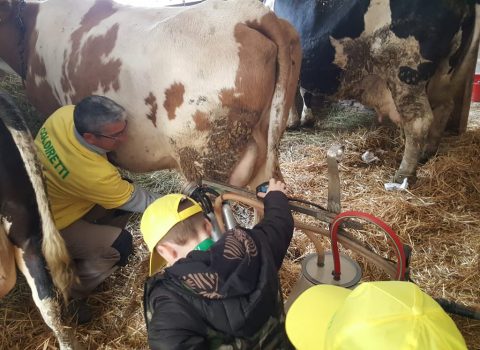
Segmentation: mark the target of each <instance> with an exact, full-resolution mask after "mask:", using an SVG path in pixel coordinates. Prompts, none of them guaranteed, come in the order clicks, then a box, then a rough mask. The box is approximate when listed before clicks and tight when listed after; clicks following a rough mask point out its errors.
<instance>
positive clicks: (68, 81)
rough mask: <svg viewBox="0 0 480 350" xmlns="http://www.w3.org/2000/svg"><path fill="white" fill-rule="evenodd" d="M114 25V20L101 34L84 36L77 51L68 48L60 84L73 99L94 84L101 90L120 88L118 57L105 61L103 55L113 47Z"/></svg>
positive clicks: (75, 99)
mask: <svg viewBox="0 0 480 350" xmlns="http://www.w3.org/2000/svg"><path fill="white" fill-rule="evenodd" d="M118 28H119V25H118V24H115V25H113V26H112V27H111V28H110V29H109V30H108V31H107V32H106V33H105V35H102V36H96V37H90V38H88V39H87V41H86V42H85V44H84V45H83V47H82V48H81V50H80V51H79V52H77V53H75V54H74V53H73V52H72V54H71V55H70V60H68V61H64V65H63V69H64V70H63V73H64V75H63V76H62V88H64V93H66V94H68V95H69V96H70V98H71V99H72V102H73V103H76V102H77V101H79V100H80V99H82V98H83V97H85V96H87V95H90V94H91V93H92V92H93V91H96V90H97V89H98V87H101V88H102V92H103V93H106V92H108V91H110V89H113V90H115V91H118V90H119V89H120V82H119V80H118V77H119V75H120V68H121V66H122V61H121V60H120V59H118V58H117V59H110V60H108V61H106V62H105V59H104V57H108V55H109V54H110V53H111V52H112V50H113V48H114V47H115V43H116V41H117V35H118ZM67 62H68V63H67ZM65 87H67V89H65Z"/></svg>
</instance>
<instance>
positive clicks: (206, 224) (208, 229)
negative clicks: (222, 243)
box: [203, 219, 213, 236]
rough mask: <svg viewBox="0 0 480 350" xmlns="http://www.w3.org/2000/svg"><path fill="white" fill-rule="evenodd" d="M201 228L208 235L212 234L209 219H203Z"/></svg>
mask: <svg viewBox="0 0 480 350" xmlns="http://www.w3.org/2000/svg"><path fill="white" fill-rule="evenodd" d="M203 228H204V230H205V232H206V233H207V234H208V235H209V236H211V235H212V231H213V226H212V223H211V222H210V220H208V219H204V222H203Z"/></svg>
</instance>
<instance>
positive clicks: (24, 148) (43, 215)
mask: <svg viewBox="0 0 480 350" xmlns="http://www.w3.org/2000/svg"><path fill="white" fill-rule="evenodd" d="M0 107H1V110H2V113H0V118H1V119H2V121H3V122H4V123H5V126H6V127H7V129H8V130H9V132H10V134H11V135H12V138H13V140H14V141H15V144H16V145H17V148H18V150H19V152H20V156H21V157H22V160H23V163H24V164H25V169H26V171H27V174H28V177H29V179H30V181H31V183H32V186H33V189H34V192H35V197H36V200H37V206H38V210H39V214H40V220H41V223H42V227H41V228H42V232H43V240H42V251H43V255H44V257H45V260H46V262H47V266H48V268H49V270H50V274H51V277H52V280H53V283H54V284H55V286H56V287H57V288H58V289H59V291H60V293H61V294H62V296H63V297H64V299H65V300H67V299H68V292H69V289H70V286H71V285H72V283H73V281H74V278H75V277H74V276H75V275H74V273H73V270H72V267H71V260H70V256H69V255H68V251H67V247H66V245H65V241H64V240H63V238H62V237H61V236H60V233H59V232H58V230H57V229H56V227H55V223H54V221H53V218H52V215H51V211H50V206H49V202H48V199H47V194H46V192H45V184H44V180H43V174H42V169H41V166H40V162H39V160H38V158H37V153H36V149H35V144H34V142H33V138H32V135H31V134H30V132H29V130H28V128H27V126H26V124H25V121H24V120H23V118H22V116H21V113H20V111H19V110H18V108H17V107H16V106H15V104H14V103H13V102H12V100H11V99H10V97H9V96H7V95H6V94H4V93H1V92H0Z"/></svg>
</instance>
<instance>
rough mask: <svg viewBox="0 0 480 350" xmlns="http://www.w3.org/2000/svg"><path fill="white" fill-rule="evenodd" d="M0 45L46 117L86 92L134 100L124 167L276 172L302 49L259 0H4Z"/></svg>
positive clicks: (245, 179) (245, 178)
mask: <svg viewBox="0 0 480 350" xmlns="http://www.w3.org/2000/svg"><path fill="white" fill-rule="evenodd" d="M0 42H2V45H1V46H0V59H3V60H4V61H5V62H7V64H8V65H9V66H10V67H11V68H13V69H14V70H15V71H16V72H17V73H18V74H20V75H22V76H23V77H24V78H25V86H26V90H27V95H28V97H29V99H30V101H31V103H32V104H33V105H34V106H35V107H37V108H38V109H39V110H40V111H41V112H42V113H43V114H44V115H45V116H47V115H48V114H49V113H51V112H52V111H53V110H55V109H56V108H57V107H59V106H60V105H63V104H70V103H76V102H77V101H79V100H80V99H81V98H82V97H84V96H86V95H89V94H100V95H105V96H108V97H110V98H112V99H113V100H115V101H116V102H118V103H119V104H121V105H123V106H124V107H125V108H126V110H127V112H128V113H129V114H130V117H129V120H128V121H129V128H128V133H129V135H128V136H129V137H128V139H129V141H128V143H127V144H126V145H125V146H124V147H122V148H121V149H120V150H119V151H118V152H116V154H114V155H113V157H112V159H113V160H114V161H115V162H116V163H118V165H120V166H122V167H124V168H127V169H130V170H133V171H139V172H143V171H150V170H155V169H163V168H178V169H180V170H181V171H182V172H183V174H184V175H185V176H186V177H187V178H188V179H190V180H191V179H197V178H198V177H207V178H211V179H216V180H221V181H227V182H230V183H231V184H233V185H237V186H246V185H250V186H255V185H258V183H260V182H262V181H264V180H266V179H268V178H269V177H271V176H272V175H277V176H279V175H280V172H279V169H278V154H277V153H278V142H279V139H280V137H281V135H282V134H283V131H284V129H285V126H286V121H287V118H288V111H289V109H290V107H291V105H292V103H293V99H294V94H295V88H296V84H297V81H298V76H299V69H300V61H301V49H300V42H299V38H298V35H297V33H296V31H295V30H294V29H293V27H292V26H291V25H290V24H288V23H287V22H286V21H284V20H280V19H278V18H277V17H276V15H275V14H274V13H273V12H271V11H269V10H268V9H267V8H265V7H264V6H263V5H262V4H261V3H260V2H259V1H257V0H206V1H204V2H202V3H200V4H196V5H192V6H183V7H159V8H141V7H131V6H125V5H120V4H118V3H115V2H114V1H113V0H82V1H78V0H48V1H44V2H33V1H26V2H25V1H23V0H0Z"/></svg>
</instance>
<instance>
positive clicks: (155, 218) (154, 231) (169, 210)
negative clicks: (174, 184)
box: [140, 193, 202, 276]
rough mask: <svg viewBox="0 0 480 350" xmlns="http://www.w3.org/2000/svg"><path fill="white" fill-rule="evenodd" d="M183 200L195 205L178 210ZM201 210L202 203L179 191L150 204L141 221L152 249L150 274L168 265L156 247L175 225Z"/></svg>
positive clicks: (150, 249) (146, 239)
mask: <svg viewBox="0 0 480 350" xmlns="http://www.w3.org/2000/svg"><path fill="white" fill-rule="evenodd" d="M182 200H189V201H191V202H192V204H193V205H192V206H191V207H188V208H186V209H184V210H182V211H181V212H178V205H179V204H180V202H181V201H182ZM201 211H202V207H201V206H200V204H198V203H197V202H195V201H194V200H193V199H191V198H190V197H187V196H185V195H183V194H179V193H173V194H167V195H166V196H163V197H160V198H158V199H157V200H156V201H154V202H153V203H152V204H150V205H149V206H148V208H147V209H146V210H145V212H144V213H143V215H142V220H141V221H140V231H141V232H142V235H143V240H144V241H145V243H146V244H147V247H148V250H149V251H150V276H151V275H153V274H155V273H157V272H158V271H159V270H160V269H161V268H162V267H164V266H165V265H166V261H165V259H163V258H162V257H161V256H160V255H159V254H158V253H157V250H156V249H155V247H156V246H157V244H158V242H159V241H160V240H161V239H162V238H163V237H165V235H166V234H167V233H168V231H170V229H171V228H172V227H173V226H175V225H176V224H178V223H179V222H181V221H183V220H185V219H187V218H189V217H190V216H192V215H195V214H197V213H200V212H201Z"/></svg>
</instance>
